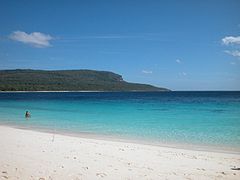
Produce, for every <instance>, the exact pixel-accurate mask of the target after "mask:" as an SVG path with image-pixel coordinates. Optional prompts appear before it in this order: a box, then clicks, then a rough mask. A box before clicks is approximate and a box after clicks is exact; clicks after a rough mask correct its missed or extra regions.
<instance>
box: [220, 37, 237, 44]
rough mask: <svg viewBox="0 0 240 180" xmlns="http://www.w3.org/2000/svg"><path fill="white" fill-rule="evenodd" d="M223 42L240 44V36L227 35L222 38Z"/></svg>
mask: <svg viewBox="0 0 240 180" xmlns="http://www.w3.org/2000/svg"><path fill="white" fill-rule="evenodd" d="M222 43H223V44H224V45H230V44H233V45H234V44H240V36H236V37H234V36H226V37H224V38H222Z"/></svg>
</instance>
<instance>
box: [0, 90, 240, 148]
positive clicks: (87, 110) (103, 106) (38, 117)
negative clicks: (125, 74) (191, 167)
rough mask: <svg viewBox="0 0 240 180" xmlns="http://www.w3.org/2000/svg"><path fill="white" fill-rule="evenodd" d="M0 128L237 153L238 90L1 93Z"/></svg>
mask: <svg viewBox="0 0 240 180" xmlns="http://www.w3.org/2000/svg"><path fill="white" fill-rule="evenodd" d="M26 111H29V112H30V113H31V118H28V119H26V118H25V112H26ZM0 124H2V125H7V126H13V127H19V128H26V129H35V130H42V131H49V132H56V133H69V134H76V135H78V134H79V135H81V134H85V135H86V134H89V135H95V136H99V137H111V138H112V137H114V138H116V139H123V140H124V139H126V140H136V141H143V142H146V143H153V144H155V143H156V144H166V145H174V146H175V145H176V146H178V145H181V146H196V147H211V148H213V149H214V148H218V149H234V150H237V151H239V150H240V92H239V91H238V92H233V91H225V92H220V91H217V92H215V91H209V92H207V91H200V92H197V91H196V92H195V91H185V92H181V91H172V92H19V93H14V92H11V93H0Z"/></svg>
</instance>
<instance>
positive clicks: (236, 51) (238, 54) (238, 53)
mask: <svg viewBox="0 0 240 180" xmlns="http://www.w3.org/2000/svg"><path fill="white" fill-rule="evenodd" d="M224 52H225V53H227V54H230V55H232V56H234V57H240V51H239V50H234V51H229V50H226V51H224Z"/></svg>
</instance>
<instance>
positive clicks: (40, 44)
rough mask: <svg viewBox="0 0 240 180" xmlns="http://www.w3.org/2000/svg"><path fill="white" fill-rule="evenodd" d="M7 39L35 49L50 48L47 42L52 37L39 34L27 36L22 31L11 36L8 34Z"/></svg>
mask: <svg viewBox="0 0 240 180" xmlns="http://www.w3.org/2000/svg"><path fill="white" fill-rule="evenodd" d="M9 38H10V39H12V40H15V41H19V42H22V43H25V44H30V45H32V46H34V47H37V48H44V47H49V46H51V44H50V42H49V41H50V40H52V39H53V37H52V36H50V35H48V34H43V33H40V32H33V33H29V34H28V33H26V32H23V31H14V32H13V33H12V34H10V36H9Z"/></svg>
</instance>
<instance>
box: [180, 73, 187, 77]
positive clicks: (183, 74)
mask: <svg viewBox="0 0 240 180" xmlns="http://www.w3.org/2000/svg"><path fill="white" fill-rule="evenodd" d="M179 75H180V76H186V75H187V73H185V72H181V73H179Z"/></svg>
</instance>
